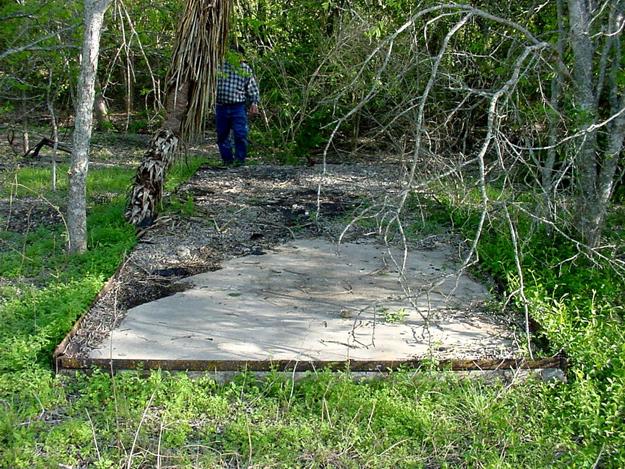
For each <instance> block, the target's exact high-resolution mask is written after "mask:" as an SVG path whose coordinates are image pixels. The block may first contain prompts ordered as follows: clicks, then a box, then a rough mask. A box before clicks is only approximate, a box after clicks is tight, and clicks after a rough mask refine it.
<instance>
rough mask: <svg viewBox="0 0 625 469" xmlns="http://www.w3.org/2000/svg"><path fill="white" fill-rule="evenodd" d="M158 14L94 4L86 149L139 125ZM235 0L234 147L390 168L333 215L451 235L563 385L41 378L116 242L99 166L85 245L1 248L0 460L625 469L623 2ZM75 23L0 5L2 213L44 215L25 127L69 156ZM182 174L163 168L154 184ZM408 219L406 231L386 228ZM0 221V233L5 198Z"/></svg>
mask: <svg viewBox="0 0 625 469" xmlns="http://www.w3.org/2000/svg"><path fill="white" fill-rule="evenodd" d="M182 3H183V2H182V1H173V0H172V1H163V2H158V5H155V4H154V2H148V1H142V0H126V1H115V2H113V3H112V4H111V6H110V8H109V9H108V12H107V15H106V18H105V22H104V30H103V34H102V40H101V49H100V57H99V61H100V66H99V70H98V80H97V86H96V106H95V113H96V122H97V123H96V126H97V129H98V133H97V134H96V139H99V140H97V141H100V142H108V141H124V139H126V140H127V139H132V138H135V135H136V134H142V133H150V132H153V131H155V130H157V129H158V127H159V125H160V122H161V120H162V118H163V116H164V108H163V103H164V102H165V96H164V92H165V86H164V84H163V83H164V79H165V77H166V75H167V73H168V70H169V67H170V59H171V53H172V45H173V43H174V39H175V32H176V26H177V24H178V21H179V19H180V15H181V14H182V11H183V5H182ZM234 6H235V8H234V14H233V16H234V18H233V22H232V31H231V41H233V42H237V43H239V44H240V45H242V46H243V47H244V49H245V51H246V52H245V55H246V58H247V60H248V61H249V63H250V64H251V65H252V67H253V69H254V70H255V72H256V75H257V77H258V80H259V83H260V86H261V90H262V99H263V101H262V109H263V113H262V115H261V117H260V119H259V120H258V121H256V122H254V124H253V126H252V130H251V140H252V142H253V152H254V154H253V155H252V156H253V158H257V159H258V160H259V161H269V162H273V163H279V164H312V163H314V162H323V161H333V162H337V161H340V162H359V161H361V160H363V159H366V160H368V161H370V160H371V159H372V158H375V157H376V155H385V154H393V155H395V156H396V157H397V159H398V164H403V165H404V166H405V167H406V169H407V175H408V176H409V178H408V183H407V187H408V189H407V190H406V192H405V194H404V195H405V197H403V198H401V199H399V200H396V201H392V202H391V203H386V202H385V203H382V204H380V203H378V202H377V201H371V203H370V205H369V207H368V208H367V209H366V210H367V211H366V212H362V213H354V217H356V218H358V219H359V220H362V219H367V220H369V221H372V222H373V223H375V225H376V226H377V228H378V229H379V230H380V232H381V233H386V234H387V235H388V234H389V233H400V234H401V236H403V237H407V238H417V237H423V236H427V235H429V234H431V233H432V232H435V231H436V230H441V229H443V230H450V231H453V232H455V233H458V234H460V235H462V236H464V238H465V239H466V241H467V245H468V246H469V247H470V253H471V255H470V256H469V257H468V258H467V260H466V264H467V267H468V266H469V265H470V266H471V268H472V269H473V270H474V271H475V272H478V273H480V274H481V275H488V276H490V277H492V278H494V279H495V281H496V283H497V285H498V289H499V291H498V293H499V295H500V297H501V298H502V306H501V309H502V310H505V311H506V314H517V315H519V317H522V318H524V320H526V323H527V324H528V325H529V324H530V319H531V320H532V321H534V322H536V323H537V324H538V325H539V328H538V329H537V330H535V331H533V332H532V333H531V334H530V335H533V338H534V343H533V344H531V345H528V349H527V353H528V354H531V355H540V354H543V355H552V354H556V353H559V352H563V353H565V354H566V355H567V357H568V360H569V369H568V371H567V378H568V380H567V383H541V382H534V381H529V382H526V383H518V384H515V385H514V386H508V385H506V384H504V383H498V384H490V385H486V384H484V383H481V382H467V381H462V380H458V379H455V378H441V377H440V375H437V374H433V373H429V372H427V371H424V372H422V373H416V374H415V373H411V372H410V371H407V370H406V371H402V372H398V373H395V374H392V375H391V377H390V378H389V379H388V380H385V381H381V382H373V383H372V382H369V383H355V382H353V381H352V380H350V379H349V377H348V376H347V375H340V376H336V375H331V374H325V373H324V374H321V375H319V376H312V377H311V378H309V379H308V380H306V381H305V382H303V383H300V384H295V383H293V382H291V381H290V380H288V379H286V378H283V377H280V376H279V375H276V376H274V377H272V378H271V379H269V380H267V381H265V382H260V381H257V380H256V379H255V378H254V377H253V376H251V375H249V374H242V375H241V377H240V378H238V379H237V380H235V381H234V382H232V383H230V384H228V385H223V386H222V385H217V384H215V383H214V382H213V381H211V380H210V379H201V380H193V381H192V380H189V379H188V378H186V377H185V376H168V375H165V374H160V373H156V374H153V375H152V376H151V377H150V378H149V379H140V378H138V377H137V376H133V375H124V376H117V377H111V376H108V375H107V374H104V373H99V372H96V373H94V374H93V375H91V376H88V377H79V378H76V379H71V380H66V379H63V378H58V377H55V376H54V375H53V373H52V370H51V367H50V364H49V360H50V356H51V352H52V350H53V348H54V346H55V345H56V344H57V343H58V342H59V341H60V340H61V338H62V337H63V336H64V335H65V334H66V333H67V331H68V330H69V329H70V328H71V326H72V323H73V322H74V320H75V319H76V317H77V316H78V315H80V314H81V312H82V311H84V309H85V308H86V307H87V306H88V304H89V302H90V301H91V300H92V298H93V297H94V296H95V294H96V293H97V291H98V290H99V288H100V287H101V285H102V284H103V282H104V280H105V279H106V278H108V277H109V276H110V275H111V274H112V273H113V272H114V270H115V268H116V267H117V265H119V263H120V262H121V261H122V259H123V254H124V252H125V251H126V250H128V249H131V248H132V246H133V245H134V244H135V243H136V236H135V234H134V230H133V228H132V227H131V226H129V225H127V224H126V223H125V222H124V221H123V217H122V213H123V210H124V194H125V191H126V187H127V183H128V181H129V180H130V177H131V172H129V171H128V170H127V169H124V168H122V167H118V168H116V167H115V165H114V164H113V167H110V168H108V169H103V170H101V171H94V172H93V174H92V176H91V177H92V179H91V183H90V185H89V186H88V188H89V189H88V190H89V191H90V193H89V202H90V204H89V207H90V208H89V217H90V218H89V222H88V223H89V225H88V226H89V233H90V235H89V243H90V244H89V250H88V252H87V253H85V254H82V255H68V254H67V253H66V252H65V250H64V242H65V241H66V237H65V235H64V226H63V223H62V222H59V223H58V224H53V225H50V226H47V227H40V228H38V229H37V231H34V232H29V231H27V232H15V231H12V230H9V229H8V228H7V229H4V230H3V231H2V232H1V233H0V241H1V242H2V245H1V248H2V250H1V251H0V256H1V257H0V272H1V273H2V279H3V282H2V283H1V284H0V298H1V301H0V318H1V319H2V323H3V327H2V332H1V333H0V349H1V350H0V371H2V375H1V377H0V412H1V414H0V448H2V449H1V450H0V465H1V466H3V467H5V466H6V467H26V466H35V467H49V466H52V465H58V464H64V465H66V466H69V467H84V466H88V465H93V466H95V467H119V466H122V465H124V466H126V467H151V466H158V465H161V464H162V465H169V466H172V465H178V466H185V465H186V466H193V465H196V466H213V465H214V466H218V465H228V464H230V465H232V464H234V465H258V466H263V465H270V464H278V465H285V466H289V465H290V466H307V467H323V466H337V467H363V466H364V467H395V466H398V467H399V466H402V465H404V466H432V467H439V466H446V465H447V466H457V465H459V466H462V465H467V466H475V465H477V466H493V467H513V466H514V467H518V466H529V467H543V466H551V465H562V466H570V465H575V466H579V467H593V466H595V467H620V466H622V465H624V464H625V452H624V451H623V448H624V447H625V423H624V422H625V332H624V330H625V329H624V328H623V313H624V311H623V306H624V304H623V303H624V298H623V293H622V292H623V291H624V286H625V285H624V282H623V273H624V268H625V267H624V262H625V258H624V255H625V254H624V253H625V250H624V243H623V240H624V239H625V237H624V235H623V223H624V222H625V211H624V208H623V197H624V194H625V192H624V189H623V185H622V177H623V171H624V165H623V150H622V140H623V133H624V132H625V129H624V127H625V124H624V122H625V117H624V113H625V111H624V109H625V98H623V96H624V95H625V90H624V87H625V79H624V77H625V75H624V74H623V72H622V70H623V63H624V61H625V55H624V52H623V49H622V48H621V37H622V30H623V24H624V23H623V14H624V3H623V2H622V1H611V2H582V1H578V0H569V1H564V0H562V1H553V2H546V3H538V2H532V1H527V2H526V1H523V2H516V3H514V5H503V4H502V2H496V1H492V2H489V1H485V2H480V3H479V5H473V6H472V5H455V4H449V5H437V4H434V3H432V2H421V3H415V2H410V1H404V0H395V1H391V0H389V1H378V0H360V1H359V0H331V1H323V2H320V1H312V0H311V1H306V0H299V1H298V0H292V1H287V2H284V1H280V2H279V1H274V0H256V1H249V2H243V1H239V2H235V5H234ZM82 8H83V5H82V2H67V1H63V2H60V1H27V0H24V1H8V0H4V1H2V2H0V20H1V22H2V23H1V24H2V26H1V28H2V29H1V34H0V113H1V117H0V120H1V122H0V125H2V133H3V134H6V135H7V136H8V143H9V145H10V147H11V148H12V149H13V150H14V154H13V155H11V154H9V153H6V154H4V153H3V159H4V161H2V165H3V166H2V179H1V180H2V183H3V185H2V188H0V191H1V192H2V195H3V197H4V198H6V199H11V200H12V199H14V198H15V199H18V198H20V197H34V198H35V199H36V200H38V201H40V203H41V204H45V203H50V204H51V205H52V206H54V207H60V209H59V211H60V212H62V211H63V210H62V207H64V204H65V202H64V199H65V198H67V181H66V180H65V177H64V171H65V169H66V166H63V164H60V166H59V168H60V170H59V171H58V187H56V188H55V190H52V188H51V187H50V186H51V183H50V182H49V181H50V179H51V175H50V173H51V171H52V167H47V166H45V167H43V168H42V167H41V165H34V166H33V165H30V164H27V162H28V161H32V154H31V156H30V158H31V160H23V159H22V158H21V157H22V155H24V154H25V153H27V152H28V150H29V149H30V147H32V146H33V144H36V143H38V142H39V141H40V138H41V137H43V136H47V137H49V138H51V141H52V142H53V143H52V145H53V146H54V141H57V140H61V141H62V142H68V141H69V137H68V135H69V132H71V128H72V124H73V116H74V108H75V100H76V88H77V85H78V76H79V69H80V64H79V61H78V56H79V50H80V44H81V40H82V32H83V29H82V28H83V24H82V19H81V18H82V13H83V12H82ZM206 121H207V122H210V118H207V120H206ZM207 131H208V133H210V128H209V129H207ZM619 139H620V140H619ZM619 142H620V143H619ZM57 150H58V148H57ZM92 153H93V152H92ZM115 158H116V155H115V154H114V153H113V154H110V155H108V157H107V161H113V163H114V161H115ZM199 164H200V162H199V160H192V162H191V165H190V166H189V167H185V166H180V167H178V168H177V169H176V170H175V171H174V172H173V173H172V175H171V176H170V178H169V182H168V184H169V187H170V188H171V187H173V185H175V184H176V183H177V182H179V181H180V180H181V179H183V178H185V177H189V176H190V174H191V173H192V172H193V170H194V168H197V166H198V165H199ZM54 180H55V181H56V177H55V178H54ZM103 194H108V195H106V196H103ZM111 194H112V195H111ZM7 207H9V206H7ZM410 212H418V213H419V215H420V218H421V222H419V223H413V224H410V225H404V223H403V220H404V216H405V215H406V213H410ZM0 216H1V217H2V221H5V222H6V226H7V227H8V226H9V223H8V219H9V218H10V211H9V209H7V213H2V214H1V215H0ZM528 341H529V336H528ZM541 341H544V343H543V344H542V345H541V347H538V346H537V344H541Z"/></svg>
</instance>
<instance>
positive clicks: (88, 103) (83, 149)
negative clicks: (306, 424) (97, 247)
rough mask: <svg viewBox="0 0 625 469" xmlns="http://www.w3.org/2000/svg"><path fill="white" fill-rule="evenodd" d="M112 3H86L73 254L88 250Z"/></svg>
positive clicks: (72, 180) (74, 162)
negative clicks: (92, 158) (99, 86)
mask: <svg viewBox="0 0 625 469" xmlns="http://www.w3.org/2000/svg"><path fill="white" fill-rule="evenodd" d="M110 1H111V0H85V13H84V22H85V31H84V36H83V46H82V56H81V64H80V77H79V79H78V94H77V102H76V123H75V127H74V145H73V150H72V159H71V165H70V169H69V195H68V201H67V225H68V231H69V250H70V252H72V253H81V252H84V251H86V250H87V172H88V170H89V144H90V142H91V131H92V125H93V102H94V97H95V79H96V72H97V69H98V53H99V50H100V33H101V31H102V23H103V22H104V13H105V12H106V9H107V8H108V6H109V4H110Z"/></svg>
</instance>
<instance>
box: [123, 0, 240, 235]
mask: <svg viewBox="0 0 625 469" xmlns="http://www.w3.org/2000/svg"><path fill="white" fill-rule="evenodd" d="M231 8H232V0H215V1H213V2H212V3H210V4H208V2H204V1H203V0H187V2H186V6H185V11H184V14H183V16H182V18H181V19H180V22H179V25H178V30H177V32H176V43H175V46H174V52H173V54H172V64H171V67H170V70H169V74H168V78H167V91H166V97H165V111H166V116H165V121H164V123H163V127H162V128H161V129H160V130H159V131H158V132H156V134H155V135H154V137H153V138H152V140H151V141H150V144H149V146H148V149H147V151H146V153H145V155H144V157H143V161H142V162H141V165H140V166H139V168H138V169H137V173H136V175H135V178H134V181H133V184H132V186H131V189H130V194H129V199H128V203H127V206H126V212H125V217H126V219H127V220H128V221H129V222H130V223H132V224H134V225H137V226H149V225H150V224H151V223H152V222H153V221H154V219H155V217H156V212H157V209H158V205H159V204H160V201H161V198H162V196H163V186H164V184H165V175H166V172H167V169H168V168H169V166H170V165H171V163H172V162H173V159H174V156H175V154H176V150H177V147H178V142H179V139H180V138H182V139H193V138H198V137H201V136H202V134H203V129H204V125H205V120H206V119H205V118H206V114H207V113H208V108H209V107H210V106H211V105H212V101H213V99H212V98H213V95H214V90H215V86H214V85H215V80H216V74H217V72H216V70H217V67H218V65H219V63H220V62H221V60H222V58H223V55H224V52H225V43H226V39H227V34H228V21H229V18H230V11H231Z"/></svg>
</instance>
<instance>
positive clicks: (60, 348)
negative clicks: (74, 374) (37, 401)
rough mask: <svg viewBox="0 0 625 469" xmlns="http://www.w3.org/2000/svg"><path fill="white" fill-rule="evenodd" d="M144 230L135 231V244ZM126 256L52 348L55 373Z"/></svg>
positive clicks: (124, 263) (109, 287) (125, 258)
mask: <svg viewBox="0 0 625 469" xmlns="http://www.w3.org/2000/svg"><path fill="white" fill-rule="evenodd" d="M146 231H147V230H143V231H140V232H138V233H137V244H138V243H139V240H141V238H143V235H144V234H145V233H146ZM135 247H136V246H135ZM132 249H133V250H134V249H135V248H134V247H133V248H132ZM127 256H128V254H125V255H124V258H123V260H122V262H121V263H120V264H119V265H118V266H117V269H115V272H114V273H113V275H112V276H111V277H110V278H109V279H108V280H107V281H106V282H105V283H104V285H103V286H102V288H101V289H100V291H99V292H98V294H97V295H96V297H95V298H94V299H93V301H92V302H91V303H90V304H89V307H88V308H87V309H85V311H84V312H83V313H82V314H81V315H80V317H79V318H78V320H77V321H76V323H74V326H73V327H72V328H71V329H70V331H69V332H68V333H67V335H66V336H65V337H64V338H63V340H62V341H61V343H60V344H59V345H57V346H56V348H55V349H54V353H53V354H52V366H53V367H54V371H55V373H57V374H58V372H59V360H60V359H61V357H63V356H65V352H66V351H67V347H68V346H69V343H70V341H71V340H72V339H73V338H74V336H75V335H76V332H78V330H79V329H80V326H82V323H83V321H84V320H85V318H86V317H87V315H88V314H89V313H90V312H91V310H92V309H93V307H94V306H95V305H96V303H97V302H98V301H100V300H101V299H102V298H103V297H104V295H106V294H107V293H108V292H109V291H110V290H111V288H112V287H113V284H114V283H115V280H116V279H117V276H118V275H119V273H120V272H121V270H122V269H123V268H124V266H125V265H126V260H127V258H128V257H127Z"/></svg>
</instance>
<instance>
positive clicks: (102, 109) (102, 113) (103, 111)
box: [93, 93, 112, 130]
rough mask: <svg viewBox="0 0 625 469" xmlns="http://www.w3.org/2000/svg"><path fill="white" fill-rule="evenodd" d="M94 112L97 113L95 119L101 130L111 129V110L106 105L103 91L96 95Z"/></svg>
mask: <svg viewBox="0 0 625 469" xmlns="http://www.w3.org/2000/svg"><path fill="white" fill-rule="evenodd" d="M93 112H94V114H95V120H96V123H97V126H98V129H99V130H110V129H111V127H112V124H111V121H110V120H109V112H108V107H107V105H106V100H105V99H104V96H102V94H101V93H98V94H97V96H96V97H95V106H94V108H93Z"/></svg>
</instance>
